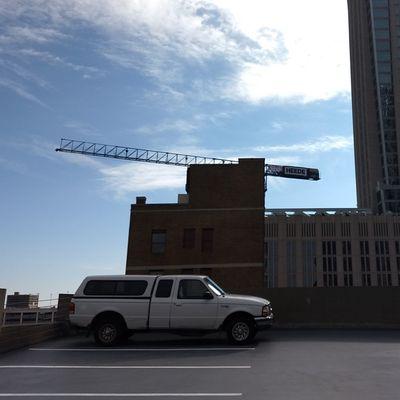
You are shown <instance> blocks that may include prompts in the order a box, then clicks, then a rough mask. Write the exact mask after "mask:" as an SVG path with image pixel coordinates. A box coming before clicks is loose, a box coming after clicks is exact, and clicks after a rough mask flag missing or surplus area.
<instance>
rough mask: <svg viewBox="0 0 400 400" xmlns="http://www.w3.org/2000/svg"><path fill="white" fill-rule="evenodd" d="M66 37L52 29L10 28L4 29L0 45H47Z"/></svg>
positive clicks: (0, 37)
mask: <svg viewBox="0 0 400 400" xmlns="http://www.w3.org/2000/svg"><path fill="white" fill-rule="evenodd" d="M66 37H67V35H65V34H63V33H61V32H59V31H58V30H56V29H52V28H41V27H33V26H10V27H8V28H7V29H6V34H4V35H1V36H0V43H2V42H3V43H7V42H9V43H13V42H23V43H26V42H35V43H47V42H52V41H54V40H59V39H64V38H66Z"/></svg>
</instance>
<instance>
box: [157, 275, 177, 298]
mask: <svg viewBox="0 0 400 400" xmlns="http://www.w3.org/2000/svg"><path fill="white" fill-rule="evenodd" d="M172 284H173V280H172V279H161V280H160V282H158V286H157V291H156V297H163V298H167V297H169V296H171V289H172Z"/></svg>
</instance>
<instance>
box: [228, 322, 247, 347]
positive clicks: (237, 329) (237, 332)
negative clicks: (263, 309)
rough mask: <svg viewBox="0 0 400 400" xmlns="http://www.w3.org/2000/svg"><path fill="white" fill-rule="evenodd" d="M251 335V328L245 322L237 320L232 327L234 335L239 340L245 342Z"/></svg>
mask: <svg viewBox="0 0 400 400" xmlns="http://www.w3.org/2000/svg"><path fill="white" fill-rule="evenodd" d="M249 335H250V328H249V325H247V324H246V323H245V322H236V324H235V325H233V327H232V336H233V338H234V339H235V340H236V341H237V342H243V341H244V340H246V339H247V338H248V337H249Z"/></svg>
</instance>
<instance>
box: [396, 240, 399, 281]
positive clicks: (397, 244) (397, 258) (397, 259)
mask: <svg viewBox="0 0 400 400" xmlns="http://www.w3.org/2000/svg"><path fill="white" fill-rule="evenodd" d="M395 244H396V264H397V279H398V282H399V286H400V242H399V241H398V240H396V242H395Z"/></svg>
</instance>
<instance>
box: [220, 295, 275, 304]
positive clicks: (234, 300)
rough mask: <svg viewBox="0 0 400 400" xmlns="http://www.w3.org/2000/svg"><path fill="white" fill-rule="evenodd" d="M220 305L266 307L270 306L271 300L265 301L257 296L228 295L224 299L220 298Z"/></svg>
mask: <svg viewBox="0 0 400 400" xmlns="http://www.w3.org/2000/svg"><path fill="white" fill-rule="evenodd" d="M219 301H220V303H221V304H224V303H229V304H254V305H265V304H270V302H269V300H267V299H263V298H262V297H255V296H244V295H240V294H226V295H225V296H223V297H220V300H219Z"/></svg>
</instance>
